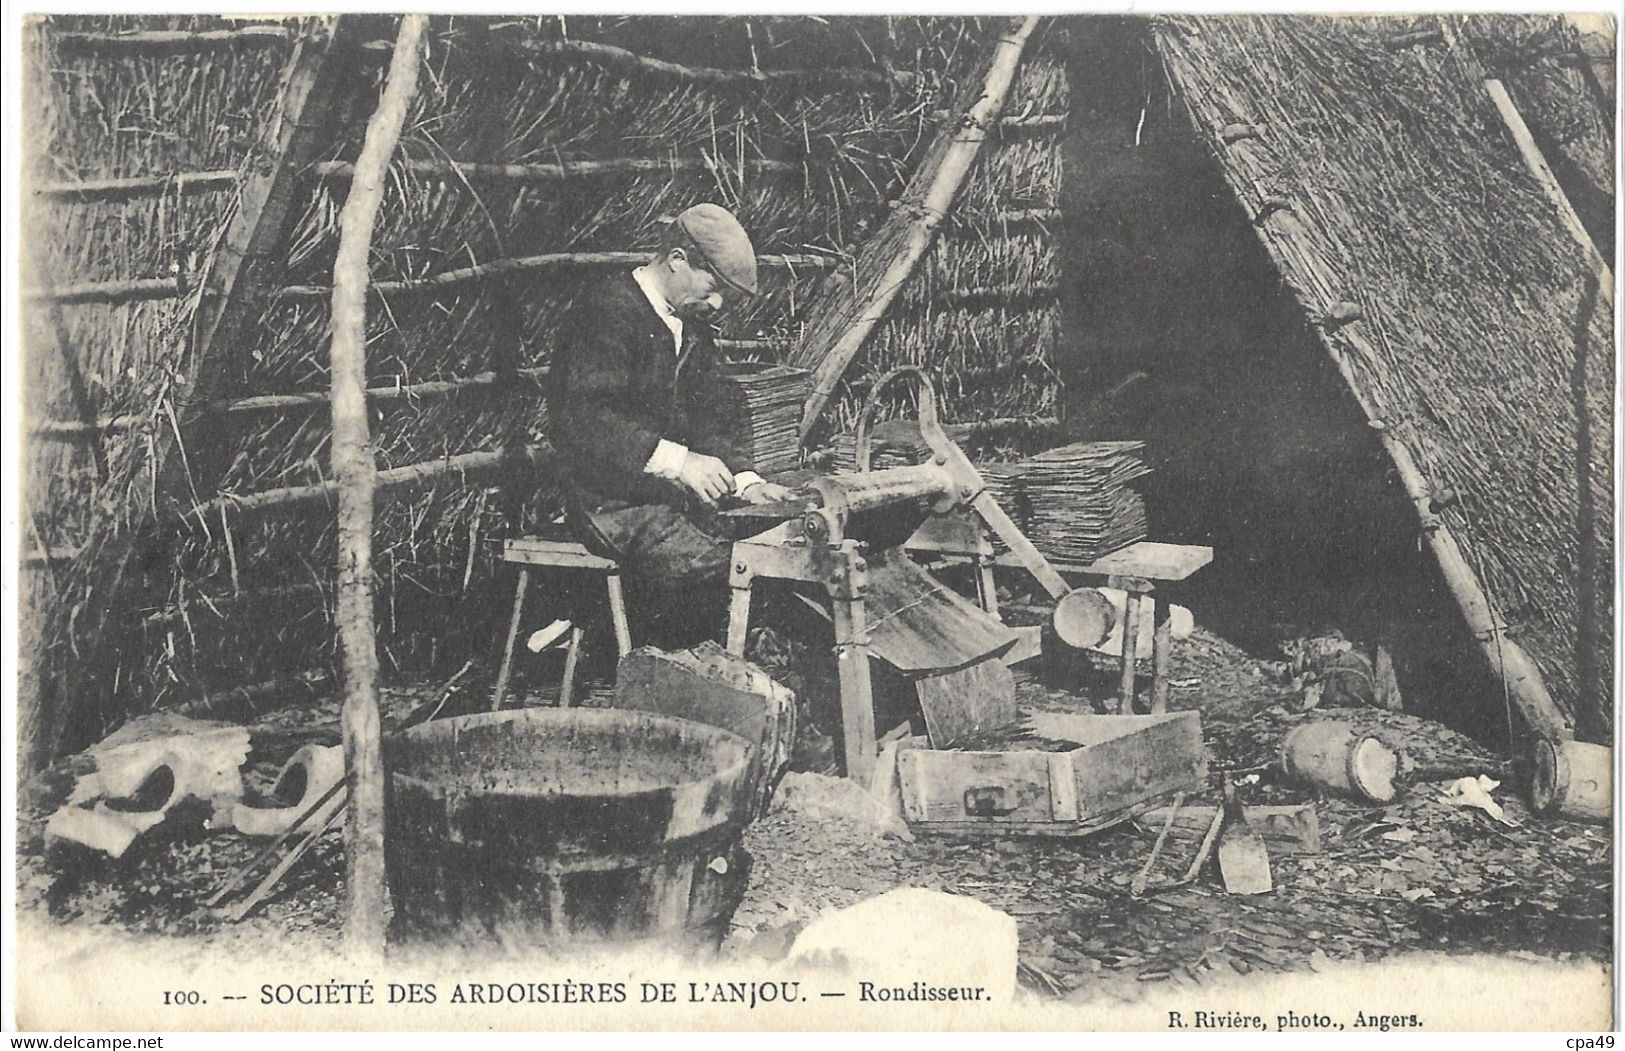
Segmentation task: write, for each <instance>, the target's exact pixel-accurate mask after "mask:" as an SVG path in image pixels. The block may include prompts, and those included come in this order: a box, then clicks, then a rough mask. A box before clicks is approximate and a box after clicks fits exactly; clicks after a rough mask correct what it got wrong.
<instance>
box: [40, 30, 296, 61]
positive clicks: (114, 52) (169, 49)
mask: <svg viewBox="0 0 1625 1051" xmlns="http://www.w3.org/2000/svg"><path fill="white" fill-rule="evenodd" d="M288 36H289V31H288V27H287V26H243V27H241V28H239V29H209V30H204V31H202V32H195V31H187V30H165V29H155V30H144V31H140V32H134V33H55V34H52V35H51V42H52V43H53V44H55V45H56V50H57V53H58V54H60V55H65V56H66V55H106V56H109V57H115V56H123V55H194V54H200V53H203V52H208V51H221V50H224V49H226V48H232V47H272V46H275V45H277V44H285V43H287V41H288Z"/></svg>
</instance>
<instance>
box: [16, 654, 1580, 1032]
mask: <svg viewBox="0 0 1625 1051" xmlns="http://www.w3.org/2000/svg"><path fill="white" fill-rule="evenodd" d="M1172 678H1173V680H1174V681H1175V682H1176V683H1177V684H1178V686H1177V688H1176V689H1175V690H1174V693H1173V699H1172V701H1171V707H1172V708H1174V709H1177V710H1186V709H1194V710H1198V711H1200V713H1201V716H1202V724H1203V731H1204V735H1205V737H1206V742H1207V745H1208V748H1209V763H1210V766H1211V767H1212V768H1213V769H1214V770H1219V769H1236V768H1244V767H1250V766H1254V765H1257V764H1259V763H1261V762H1264V761H1266V760H1267V759H1268V758H1269V757H1270V756H1271V755H1273V754H1274V750H1275V748H1276V746H1277V742H1278V741H1279V739H1280V738H1281V736H1283V735H1284V734H1285V733H1286V732H1287V731H1288V730H1289V729H1291V727H1292V726H1294V725H1297V724H1298V723H1299V722H1300V721H1302V720H1304V719H1307V718H1312V717H1314V715H1311V714H1304V713H1299V712H1296V711H1295V708H1296V694H1295V691H1294V690H1293V688H1292V687H1291V686H1290V685H1289V684H1288V683H1286V682H1285V681H1283V680H1281V679H1280V678H1279V677H1278V676H1277V675H1276V674H1274V672H1273V669H1272V668H1271V667H1270V665H1269V664H1268V663H1266V662H1264V661H1261V660H1258V659H1255V658H1253V657H1250V656H1248V655H1247V654H1245V653H1243V652H1242V651H1240V650H1239V649H1237V648H1236V647H1234V646H1232V645H1230V644H1229V643H1227V642H1226V641H1224V640H1223V639H1221V638H1219V637H1218V636H1216V635H1214V634H1212V633H1210V632H1208V631H1205V630H1203V629H1201V628H1198V629H1197V630H1196V632H1195V634H1194V635H1193V636H1192V637H1191V638H1190V639H1188V640H1185V641H1184V642H1182V643H1180V644H1179V645H1178V646H1177V647H1176V649H1175V652H1174V658H1173V671H1172ZM1113 685H1114V684H1113V682H1112V680H1111V678H1110V677H1108V676H1106V675H1095V676H1087V675H1086V676H1084V677H1083V678H1082V680H1081V681H1080V680H1079V679H1077V678H1076V677H1073V678H1072V681H1071V683H1070V685H1069V686H1068V688H1065V689H1063V688H1061V687H1060V686H1057V685H1054V684H1046V683H1045V682H1044V681H1041V680H1040V679H1039V678H1037V677H1035V676H1034V675H1033V674H1030V673H1028V674H1019V675H1018V692H1019V700H1020V703H1021V706H1022V708H1023V710H1024V711H1025V712H1040V711H1042V712H1081V711H1087V710H1089V709H1090V707H1091V705H1092V704H1094V703H1096V702H1099V701H1102V700H1104V699H1105V698H1106V697H1108V696H1110V694H1111V693H1112V689H1113ZM437 688H438V687H437V685H429V686H424V687H418V688H398V689H391V690H388V691H387V692H386V696H385V702H384V708H385V712H384V717H385V725H386V727H387V726H389V725H392V724H393V723H394V722H395V721H397V720H399V719H400V718H402V717H403V716H404V715H405V713H406V712H407V711H408V710H409V709H410V708H411V707H412V706H414V705H416V704H418V703H421V702H422V701H423V699H424V698H425V697H427V696H432V695H433V694H434V693H435V691H436V690H437ZM598 696H599V698H600V699H601V698H602V696H603V690H602V688H601V687H600V689H599V691H598ZM538 700H540V698H535V697H533V698H530V701H531V702H535V701H538ZM454 703H455V702H454ZM589 703H591V701H589ZM334 708H335V706H334V705H332V704H331V703H328V704H322V705H313V706H308V707H302V708H289V709H283V710H281V711H276V712H272V713H269V714H267V715H266V716H265V717H264V718H262V719H261V720H260V721H259V722H258V723H257V724H255V725H254V726H253V727H252V731H253V752H252V753H251V755H250V767H249V769H248V777H247V780H248V783H249V787H250V789H251V790H252V791H255V792H267V791H269V789H270V787H271V782H272V779H273V777H274V775H275V772H276V770H277V769H278V768H279V766H280V765H281V763H282V762H283V761H284V760H285V759H286V758H287V757H288V756H289V755H291V754H292V753H293V752H294V751H295V750H296V749H297V748H298V747H299V746H301V745H303V744H305V743H308V742H313V741H314V742H321V743H337V741H338V727H337V721H336V713H335V711H334ZM1324 714H1330V715H1335V716H1337V717H1339V718H1348V719H1351V720H1353V721H1355V722H1357V723H1360V724H1362V725H1370V726H1372V727H1373V728H1374V729H1375V730H1376V731H1377V732H1378V733H1379V734H1381V735H1383V736H1385V737H1387V738H1388V739H1390V740H1392V741H1393V742H1394V743H1395V744H1396V745H1399V746H1400V747H1402V748H1403V749H1404V750H1405V751H1406V752H1407V753H1408V754H1409V755H1410V758H1411V763H1412V764H1413V765H1419V766H1420V767H1421V768H1423V769H1424V771H1425V772H1424V773H1423V775H1422V776H1435V775H1438V774H1439V773H1440V772H1441V771H1448V772H1451V773H1454V774H1455V775H1456V776H1462V775H1467V774H1475V773H1479V772H1491V773H1494V774H1496V775H1497V776H1499V775H1501V774H1503V773H1505V772H1506V764H1505V763H1503V762H1501V761H1500V760H1499V759H1498V758H1497V757H1496V756H1493V755H1490V754H1488V753H1487V752H1485V751H1483V750H1482V748H1481V747H1480V746H1478V745H1476V744H1475V743H1474V742H1473V741H1471V740H1470V739H1469V738H1466V737H1464V736H1462V735H1460V734H1456V733H1454V732H1452V731H1449V730H1447V729H1445V728H1443V727H1441V726H1438V725H1437V724H1432V723H1426V722H1424V721H1422V720H1419V719H1415V718H1413V717H1410V716H1406V715H1400V714H1396V713H1389V712H1379V711H1375V710H1337V711H1334V712H1329V713H1328V712H1322V713H1315V715H1324ZM72 769H73V764H71V763H69V764H64V765H63V766H62V767H61V769H59V770H58V771H57V772H56V775H55V776H54V777H46V778H43V779H41V780H39V781H37V782H35V783H34V784H33V785H31V786H30V790H29V791H27V792H25V794H24V797H23V805H22V806H21V807H20V808H19V822H20V825H21V827H20V829H19V840H18V842H19V858H18V866H19V872H18V880H19V907H20V910H21V911H22V912H24V913H26V914H27V915H28V916H30V917H31V918H35V919H42V920H47V921H48V922H49V924H51V925H60V926H64V927H69V928H74V929H83V928H85V927H87V926H92V927H98V926H99V927H106V928H111V929H117V930H122V931H126V932H134V933H144V934H159V935H164V936H171V937H178V938H182V939H188V940H191V939H201V940H207V941H208V942H209V943H210V944H211V945H231V944H234V943H241V944H242V945H243V946H244V947H245V948H247V949H250V950H252V949H253V948H254V947H255V946H266V945H271V944H283V945H286V944H288V943H289V941H290V940H293V941H295V942H297V943H299V944H307V945H314V946H322V945H336V944H337V941H338V915H339V901H340V895H341V886H342V870H343V864H342V855H341V848H340V844H339V837H338V836H337V834H330V835H329V836H327V837H326V838H325V839H324V840H322V841H321V842H320V844H319V845H318V846H316V847H315V848H314V849H313V850H312V851H311V852H310V853H309V854H308V855H307V856H306V857H305V859H304V860H303V861H302V862H301V863H300V864H299V865H298V866H297V867H295V868H294V869H293V871H292V872H291V873H290V874H289V875H288V877H287V878H286V879H285V880H284V882H283V883H282V885H281V886H280V888H279V889H278V891H277V892H276V893H274V894H273V895H272V896H271V897H270V898H269V899H268V901H267V903H266V904H265V905H264V907H263V908H262V909H261V910H260V911H259V912H258V913H257V914H256V915H254V916H251V917H250V918H248V919H247V920H245V921H243V922H241V923H238V924H235V925H233V924H228V923H226V922H224V921H223V920H222V919H221V918H220V917H219V916H217V915H216V914H214V913H213V912H211V911H210V910H207V909H204V908H203V907H202V906H201V904H200V903H201V902H202V900H203V899H204V898H206V897H207V896H208V895H209V893H210V892H211V891H212V890H213V889H214V888H215V887H216V886H218V885H219V884H220V882H221V881H222V880H223V879H224V878H225V876H226V875H227V874H228V873H229V872H231V871H232V870H233V869H234V868H236V867H237V866H239V865H241V864H243V863H244V862H246V861H247V860H249V859H250V858H251V857H252V856H253V855H254V854H255V853H256V852H257V851H258V849H259V845H258V844H256V843H253V842H250V841H248V840H246V839H245V838H243V837H241V836H238V835H236V834H234V833H227V834H213V835H211V834H209V833H207V832H206V831H204V830H202V829H200V828H195V827H194V828H192V829H191V830H190V831H185V830H183V829H182V828H180V827H177V828H176V829H174V830H170V831H169V834H166V835H161V836H155V837H153V838H151V839H150V840H149V841H145V842H138V844H137V846H136V847H134V848H132V851H131V853H130V854H129V855H127V856H126V858H125V859H124V860H123V861H122V862H120V863H117V864H114V863H112V862H107V861H105V860H103V861H100V862H94V861H88V860H87V859H85V858H84V857H78V856H74V855H72V854H71V853H70V854H63V853H62V852H61V851H60V850H57V851H52V852H49V853H47V852H46V851H45V849H44V844H43V837H42V833H43V826H44V817H45V815H46V814H47V813H48V808H49V807H50V805H51V804H52V802H53V800H55V799H60V798H61V797H62V795H63V794H64V793H65V786H66V785H67V784H69V783H70V781H71V778H70V777H69V776H68V775H70V774H71V771H72ZM1243 791H1244V795H1243V801H1244V802H1246V803H1250V804H1262V803H1289V802H1290V803H1296V802H1313V803H1314V805H1315V809H1316V812H1317V815H1318V820H1319V824H1320V830H1321V840H1322V845H1323V849H1322V851H1321V852H1320V853H1318V854H1313V855H1303V856H1286V855H1280V856H1276V857H1274V858H1272V870H1273V878H1274V891H1273V892H1272V893H1270V894H1266V895H1260V896H1255V897H1232V896H1227V895H1226V894H1224V892H1223V890H1222V888H1221V887H1220V885H1219V883H1218V881H1217V878H1216V876H1215V875H1214V874H1213V873H1212V871H1211V869H1210V870H1209V871H1207V872H1205V873H1204V874H1203V875H1202V877H1201V878H1200V879H1198V880H1197V882H1196V883H1195V884H1194V885H1191V886H1189V887H1186V888H1185V889H1181V890H1176V891H1172V892H1168V893H1163V894H1158V895H1154V896H1150V897H1145V898H1142V899H1138V900H1136V899H1133V898H1131V897H1130V895H1129V882H1130V880H1131V879H1132V878H1133V875H1134V873H1135V872H1136V871H1137V870H1138V868H1139V867H1140V866H1141V865H1142V864H1143V862H1144V860H1145V858H1146V857H1147V856H1148V854H1149V851H1150V849H1151V844H1152V841H1153V839H1154V838H1155V832H1156V830H1155V829H1153V828H1145V827H1141V826H1139V825H1137V824H1133V823H1130V824H1125V825H1122V826H1119V827H1117V828H1114V829H1111V830H1108V831H1105V832H1101V833H1098V834H1095V835H1092V836H1089V837H1086V838H1082V839H1076V840H1058V839H1038V838H1004V839H979V840H952V839H943V838H932V837H928V836H924V835H921V836H917V837H915V838H913V839H908V838H906V837H905V836H900V835H897V834H894V833H891V832H887V831H883V830H881V829H877V828H876V827H874V826H873V825H870V824H866V823H864V822H863V821H861V820H855V819H853V818H851V817H847V816H834V815H831V814H828V813H823V812H819V811H817V810H816V808H814V809H812V810H809V809H808V808H805V807H777V808H776V809H775V810H774V811H773V812H771V813H770V814H769V815H768V816H767V817H765V818H764V819H762V820H759V821H757V822H756V823H755V824H753V825H752V826H751V827H749V828H748V829H747V830H746V833H745V844H746V847H747V849H748V850H749V851H750V853H751V854H752V855H753V857H754V868H753V870H752V875H751V881H750V886H749V889H748V891H747V893H746V897H745V900H744V902H743V903H742V905H741V906H740V908H739V909H738V911H737V913H736V914H735V916H734V922H733V929H732V932H731V934H730V936H729V937H728V939H727V941H726V942H725V943H724V946H723V950H722V951H723V953H724V954H725V955H726V956H729V957H734V958H764V959H775V958H777V957H778V956H779V955H782V954H783V952H784V951H785V948H786V947H787V945H788V942H789V940H790V938H791V937H793V935H794V933H795V931H796V930H798V929H799V928H800V926H801V925H803V924H804V923H805V922H807V921H808V920H810V919H812V918H813V917H815V916H817V915H819V914H820V913H823V912H825V911H827V910H830V909H834V908H839V907H842V906H846V905H850V904H853V903H856V902H858V901H860V900H862V899H864V898H867V897H870V896H872V895H875V894H878V893H880V892H883V891H885V890H889V889H892V888H896V887H904V886H914V887H929V888H936V889H939V890H943V891H947V892H951V893H955V894H964V895H969V896H971V897H974V898H976V899H978V900H980V901H982V902H985V903H986V904H988V905H992V906H994V907H996V908H999V909H1002V910H1004V911H1005V912H1007V913H1009V914H1010V915H1011V916H1013V917H1015V918H1016V920H1017V922H1018V924H1019V928H1020V939H1021V940H1020V961H1021V963H1020V968H1019V977H1020V980H1021V982H1022V984H1023V985H1024V986H1025V987H1026V988H1028V989H1029V990H1031V991H1033V992H1034V993H1036V994H1038V995H1040V996H1044V997H1057V998H1066V999H1069V1000H1073V1001H1092V1000H1095V999H1097V998H1110V999H1114V1000H1120V1001H1122V1000H1128V1001H1132V1000H1135V999H1137V998H1139V997H1142V996H1144V995H1146V994H1147V992H1148V991H1152V990H1155V989H1157V988H1159V987H1160V988H1167V985H1166V984H1165V983H1171V984H1172V985H1175V986H1182V985H1183V986H1199V985H1206V984H1209V983H1212V982H1215V981H1218V980H1220V979H1224V980H1234V979H1235V978H1237V977H1238V976H1245V975H1251V974H1255V973H1258V972H1271V973H1273V972H1292V971H1307V970H1317V969H1323V968H1326V967H1331V966H1333V965H1336V966H1346V965H1347V963H1348V962H1359V961H1373V960H1376V959H1379V958H1382V957H1386V956H1390V955H1394V954H1402V953H1407V952H1411V951H1415V950H1418V949H1426V950H1429V951H1434V952H1445V953H1461V954H1469V953H1471V954H1479V953H1490V954H1497V955H1503V956H1506V957H1512V958H1525V959H1549V960H1557V961H1566V960H1596V961H1604V962H1607V961H1609V960H1610V959H1611V945H1612V915H1611V900H1612V891H1611V853H1612V852H1611V846H1610V841H1609V831H1608V830H1607V829H1606V828H1602V827H1598V826H1590V825H1583V824H1577V823H1571V822H1567V821H1560V820H1543V819H1537V818H1534V817H1532V816H1531V815H1530V814H1529V813H1528V811H1527V808H1526V806H1525V804H1524V802H1523V799H1522V798H1521V789H1520V788H1519V787H1518V786H1517V785H1515V784H1513V783H1511V782H1508V783H1507V784H1504V785H1503V786H1502V787H1501V788H1499V789H1498V790H1497V791H1496V792H1495V798H1496V800H1497V801H1498V802H1500V803H1501V804H1502V806H1504V807H1505V809H1506V813H1507V815H1508V816H1509V817H1510V818H1511V819H1512V820H1513V821H1516V822H1517V824H1516V825H1506V824H1502V823H1500V822H1497V821H1496V820H1494V819H1493V818H1491V817H1490V816H1489V815H1488V814H1487V813H1485V812H1483V811H1482V810H1478V809H1475V808H1472V807H1461V806H1452V805H1448V804H1446V803H1445V802H1444V801H1443V799H1442V798H1441V791H1440V786H1439V785H1438V784H1437V783H1433V782H1415V783H1410V784H1408V785H1407V786H1406V788H1405V790H1404V791H1403V793H1402V794H1401V796H1400V797H1399V799H1398V800H1397V801H1396V802H1395V803H1393V804H1392V805H1390V806H1387V807H1382V808H1374V807H1370V806H1364V805H1361V804H1358V803H1355V802H1352V801H1347V800H1341V799H1329V798H1328V799H1319V800H1315V799H1312V798H1311V797H1310V796H1309V795H1308V794H1306V793H1304V792H1302V791H1299V790H1295V789H1292V788H1287V787H1279V786H1273V785H1269V784H1264V785H1260V786H1255V787H1252V788H1249V789H1244V790H1243ZM1218 798H1219V797H1218V792H1217V788H1216V782H1215V787H1214V788H1213V789H1212V790H1211V791H1209V792H1208V793H1206V794H1204V795H1203V796H1201V797H1194V796H1193V797H1192V798H1191V800H1190V801H1191V802H1192V803H1196V802H1205V803H1216V802H1218ZM1194 850H1195V843H1194V841H1193V840H1189V839H1181V838H1178V837H1175V838H1172V839H1170V841H1169V844H1168V847H1167V848H1166V850H1165V856H1164V858H1163V860H1162V864H1161V870H1160V871H1159V872H1158V873H1156V874H1155V875H1154V877H1153V878H1154V881H1155V880H1157V879H1166V880H1172V879H1175V878H1177V876H1178V874H1179V872H1180V871H1181V870H1183V869H1184V868H1185V866H1186V864H1187V863H1188V862H1189V860H1190V857H1191V855H1192V853H1193V852H1194Z"/></svg>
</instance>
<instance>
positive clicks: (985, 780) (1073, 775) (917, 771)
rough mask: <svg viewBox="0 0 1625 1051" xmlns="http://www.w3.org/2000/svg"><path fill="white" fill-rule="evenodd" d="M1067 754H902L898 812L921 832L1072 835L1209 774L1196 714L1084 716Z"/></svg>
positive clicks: (1145, 806) (1102, 824)
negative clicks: (1081, 731) (1082, 732)
mask: <svg viewBox="0 0 1625 1051" xmlns="http://www.w3.org/2000/svg"><path fill="white" fill-rule="evenodd" d="M1080 723H1081V724H1082V725H1083V726H1084V727H1086V728H1087V730H1086V734H1087V736H1085V737H1084V740H1083V741H1082V742H1080V743H1081V747H1078V748H1075V749H1072V750H1070V751H1058V752H1040V751H1013V752H948V751H937V750H935V749H926V748H916V749H909V750H906V751H903V752H901V753H899V755H898V757H897V772H898V779H899V782H900V784H901V787H902V793H903V816H904V818H906V819H907V820H908V822H909V824H910V825H912V826H913V827H914V828H915V829H916V830H918V831H925V832H940V833H944V834H956V835H1043V836H1076V835H1082V834H1084V833H1088V832H1094V831H1097V830H1099V829H1102V828H1106V827H1108V826H1111V825H1115V824H1117V823H1118V822H1121V821H1125V820H1127V819H1129V818H1131V817H1133V816H1135V815H1136V814H1138V813H1140V812H1142V811H1144V810H1147V809H1149V808H1151V807H1152V806H1155V805H1156V803H1157V802H1158V801H1159V800H1160V799H1161V798H1162V797H1163V796H1166V795H1168V794H1170V793H1173V792H1180V791H1186V790H1191V789H1195V788H1197V787H1199V786H1200V785H1201V783H1202V781H1203V780H1204V779H1205V778H1206V777H1207V759H1206V755H1205V753H1204V752H1203V749H1202V723H1201V719H1200V717H1199V716H1198V715H1197V713H1195V712H1174V713H1170V714H1166V715H1100V716H1095V717H1092V718H1088V719H1083V720H1080Z"/></svg>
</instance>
